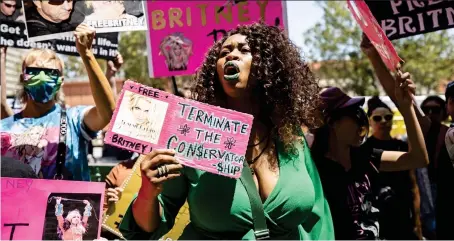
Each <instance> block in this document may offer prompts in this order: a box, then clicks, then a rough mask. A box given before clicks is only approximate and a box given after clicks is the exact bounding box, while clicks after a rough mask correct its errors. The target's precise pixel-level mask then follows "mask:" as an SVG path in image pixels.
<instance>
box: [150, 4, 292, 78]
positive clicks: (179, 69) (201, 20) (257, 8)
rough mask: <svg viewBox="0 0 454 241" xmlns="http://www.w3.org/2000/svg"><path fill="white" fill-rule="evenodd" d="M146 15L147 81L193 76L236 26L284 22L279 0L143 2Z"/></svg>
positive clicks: (280, 23)
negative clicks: (149, 79)
mask: <svg viewBox="0 0 454 241" xmlns="http://www.w3.org/2000/svg"><path fill="white" fill-rule="evenodd" d="M147 12H148V23H149V26H150V27H149V31H148V36H147V39H148V40H147V42H148V49H149V53H148V65H149V72H150V76H151V77H168V76H176V75H191V74H194V73H195V70H196V68H198V67H199V66H200V65H201V63H202V62H203V59H204V57H205V54H206V52H207V51H208V49H209V47H210V46H212V45H213V43H214V42H215V41H217V40H220V39H222V37H223V36H224V34H226V33H227V32H228V31H229V30H231V29H233V28H235V27H236V26H238V25H241V24H243V25H244V24H249V23H253V22H258V21H259V20H260V19H264V21H265V22H266V23H267V24H270V25H275V26H281V27H285V26H284V22H285V21H286V13H285V1H280V0H273V1H268V0H257V1H247V0H224V1H147ZM285 25H286V24H285Z"/></svg>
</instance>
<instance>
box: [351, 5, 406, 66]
mask: <svg viewBox="0 0 454 241" xmlns="http://www.w3.org/2000/svg"><path fill="white" fill-rule="evenodd" d="M347 4H348V9H349V10H350V12H351V13H352V15H353V17H354V18H355V20H356V22H357V23H358V24H359V26H360V27H361V29H362V30H363V32H364V33H365V34H366V35H367V37H368V38H369V40H370V42H371V43H372V44H373V45H374V47H375V48H376V49H377V51H378V53H379V54H380V57H381V58H382V60H383V63H384V64H385V65H386V67H388V69H389V70H391V71H394V70H396V68H397V66H398V64H399V62H400V61H401V60H402V59H401V58H400V57H399V55H398V54H397V52H396V50H395V49H394V46H393V44H392V43H391V41H389V39H388V37H387V36H386V34H385V33H384V32H383V30H382V29H381V27H380V25H379V24H378V23H377V20H376V19H375V17H374V15H372V13H371V11H370V9H369V7H368V6H367V4H366V3H365V2H364V1H362V0H354V1H352V0H347Z"/></svg>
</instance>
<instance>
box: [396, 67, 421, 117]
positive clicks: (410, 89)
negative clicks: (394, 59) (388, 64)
mask: <svg viewBox="0 0 454 241" xmlns="http://www.w3.org/2000/svg"><path fill="white" fill-rule="evenodd" d="M394 84H395V90H394V91H395V94H396V101H397V104H398V105H399V109H400V110H402V108H403V109H408V108H410V107H411V106H412V105H413V97H412V95H414V94H415V92H416V86H415V84H414V83H413V81H412V80H411V76H410V73H408V72H407V73H402V72H401V71H398V72H397V74H396V79H395V83H394Z"/></svg>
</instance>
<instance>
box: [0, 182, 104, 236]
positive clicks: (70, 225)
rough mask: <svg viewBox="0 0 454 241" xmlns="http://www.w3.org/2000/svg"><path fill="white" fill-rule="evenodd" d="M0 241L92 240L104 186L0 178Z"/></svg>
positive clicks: (98, 226)
mask: <svg viewBox="0 0 454 241" xmlns="http://www.w3.org/2000/svg"><path fill="white" fill-rule="evenodd" d="M0 179H1V181H2V196H1V199H2V200H1V208H2V220H1V225H2V228H1V229H2V235H1V237H2V240H95V239H97V238H99V235H100V232H101V211H102V204H103V201H104V188H105V183H100V182H77V181H57V180H44V179H26V178H0Z"/></svg>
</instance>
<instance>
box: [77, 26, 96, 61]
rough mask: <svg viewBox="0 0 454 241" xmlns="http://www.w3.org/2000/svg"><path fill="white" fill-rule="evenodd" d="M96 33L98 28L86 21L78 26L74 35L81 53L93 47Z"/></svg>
mask: <svg viewBox="0 0 454 241" xmlns="http://www.w3.org/2000/svg"><path fill="white" fill-rule="evenodd" d="M95 33H96V30H95V29H94V28H93V27H90V26H88V25H87V24H85V23H82V24H80V25H79V26H77V28H76V30H75V31H74V36H75V37H76V48H77V51H78V52H79V54H84V53H85V52H86V51H87V50H90V49H91V45H92V43H93V39H94V38H95Z"/></svg>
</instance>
